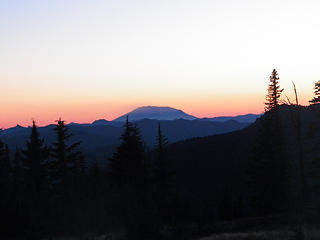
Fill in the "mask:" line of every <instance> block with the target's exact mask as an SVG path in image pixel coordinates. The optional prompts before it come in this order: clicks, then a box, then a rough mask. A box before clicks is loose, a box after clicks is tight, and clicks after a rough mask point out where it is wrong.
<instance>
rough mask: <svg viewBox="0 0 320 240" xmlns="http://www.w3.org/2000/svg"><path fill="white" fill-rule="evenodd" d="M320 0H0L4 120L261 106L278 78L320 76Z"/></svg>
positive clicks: (306, 93) (305, 90) (305, 91)
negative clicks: (135, 110) (272, 76)
mask: <svg viewBox="0 0 320 240" xmlns="http://www.w3.org/2000/svg"><path fill="white" fill-rule="evenodd" d="M319 9H320V1H318V0H314V1H311V0H303V1H297V0H290V1H289V0H288V1H285V0H207V1H205V0H193V1H189V0H181V1H179V0H161V1H159V0H144V1H143V0H141V1H138V0H101V1H99V0H90V1H88V0H54V1H52V0H0V86H1V88H0V89H1V93H0V99H1V104H0V127H2V128H7V127H11V126H14V125H16V124H21V125H29V124H30V121H31V119H33V118H34V119H35V120H36V121H37V122H38V124H39V125H44V124H48V123H52V122H53V121H54V120H56V119H57V118H59V117H62V118H63V119H65V120H67V121H68V122H72V121H76V122H91V121H93V120H95V119H99V118H105V119H108V120H111V119H113V118H115V117H117V116H119V115H121V114H123V113H125V112H127V111H129V110H132V109H133V108H135V107H139V106H142V105H158V106H171V107H175V108H179V109H182V110H184V111H186V112H187V113H189V114H193V115H196V116H199V117H204V116H207V117H209V116H218V115H235V114H245V113H249V112H251V113H260V112H262V111H263V107H264V99H265V94H266V89H267V84H268V81H269V79H268V77H269V76H270V74H271V72H272V69H273V68H276V69H277V70H278V71H279V77H280V84H281V86H282V87H284V88H285V92H284V94H286V95H288V96H289V97H291V96H292V86H291V81H294V82H295V83H296V85H297V88H298V91H299V95H300V99H301V102H302V103H303V104H307V101H308V100H309V99H310V98H312V95H313V84H314V82H316V81H317V80H319V79H320V66H319V62H320V60H319V59H320V30H319V29H320V14H319Z"/></svg>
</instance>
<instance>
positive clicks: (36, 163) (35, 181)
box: [16, 121, 49, 200]
mask: <svg viewBox="0 0 320 240" xmlns="http://www.w3.org/2000/svg"><path fill="white" fill-rule="evenodd" d="M21 153H22V166H23V168H24V173H25V179H26V181H27V184H28V188H29V191H31V192H32V193H33V194H34V196H33V197H34V198H39V194H41V193H42V192H43V190H45V188H46V187H47V186H46V185H47V182H48V178H47V177H48V172H47V162H46V161H47V160H48V158H49V148H48V147H47V146H45V145H44V140H43V139H40V136H39V132H38V128H37V125H36V123H35V121H32V128H31V134H30V138H29V140H28V141H27V142H26V149H25V150H23V151H22V152H21ZM16 154H19V152H16ZM16 157H19V156H16ZM16 161H18V159H16ZM33 200H35V199H33Z"/></svg>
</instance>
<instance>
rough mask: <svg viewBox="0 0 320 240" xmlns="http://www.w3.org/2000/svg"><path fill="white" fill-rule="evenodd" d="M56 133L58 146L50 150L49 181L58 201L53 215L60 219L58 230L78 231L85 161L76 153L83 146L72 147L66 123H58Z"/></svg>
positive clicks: (81, 155)
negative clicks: (79, 204)
mask: <svg viewBox="0 0 320 240" xmlns="http://www.w3.org/2000/svg"><path fill="white" fill-rule="evenodd" d="M54 131H55V133H56V142H54V143H53V146H52V149H51V156H52V160H51V162H50V179H51V182H52V185H53V186H52V189H53V195H54V197H55V200H56V201H55V204H56V206H55V209H56V211H55V212H54V213H53V214H55V215H57V218H58V221H59V223H60V225H59V226H60V227H61V228H64V230H68V231H69V232H70V231H71V232H72V231H77V229H78V231H79V227H78V226H77V223H78V222H77V220H79V217H78V216H77V215H78V213H79V206H78V205H77V204H76V203H79V201H78V200H79V196H80V190H79V189H80V188H81V186H80V185H81V181H80V179H81V176H82V174H81V172H82V167H83V166H84V157H83V154H82V152H80V151H78V150H77V147H78V146H79V144H80V142H75V143H70V138H71V135H70V134H69V133H68V132H69V128H68V127H67V126H66V125H65V121H63V120H61V119H59V120H57V124H56V126H55V128H54ZM67 225H68V227H67ZM66 227H67V228H66ZM60 230H61V229H60ZM61 231H62V230H61Z"/></svg>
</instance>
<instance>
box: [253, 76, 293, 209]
mask: <svg viewBox="0 0 320 240" xmlns="http://www.w3.org/2000/svg"><path fill="white" fill-rule="evenodd" d="M270 82H271V83H270V85H269V87H268V95H267V102H266V104H265V105H266V106H265V109H266V111H267V112H266V113H265V115H264V116H263V118H262V119H261V120H260V121H259V125H260V128H259V131H258V135H257V140H256V145H255V147H254V154H253V157H252V158H251V159H250V161H249V167H248V173H249V175H250V186H251V188H252V190H253V192H254V197H253V198H254V202H255V204H256V207H257V210H258V214H260V215H265V214H271V213H274V212H276V211H284V210H285V208H286V207H287V197H288V189H287V188H288V186H287V168H288V162H287V160H286V156H285V152H284V131H283V128H282V124H281V118H280V113H279V110H278V109H279V99H280V96H281V92H282V91H283V90H280V86H279V78H278V77H277V71H276V70H273V72H272V75H271V77H270Z"/></svg>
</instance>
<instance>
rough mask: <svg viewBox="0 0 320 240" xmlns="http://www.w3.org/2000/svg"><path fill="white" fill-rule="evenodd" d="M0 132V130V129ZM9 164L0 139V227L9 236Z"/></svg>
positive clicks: (11, 220)
mask: <svg viewBox="0 0 320 240" xmlns="http://www.w3.org/2000/svg"><path fill="white" fill-rule="evenodd" d="M0 131H1V129H0ZM11 173H12V172H11V164H10V158H9V148H8V145H6V144H4V143H3V142H2V141H1V139H0V195H1V197H0V212H1V214H0V226H1V228H2V231H3V234H9V233H10V232H11V231H13V229H11V227H12V226H13V220H14V219H12V217H13V216H12V215H11V213H10V212H9V210H10V209H9V206H11V202H10V200H11V199H10V196H11V194H12V191H11Z"/></svg>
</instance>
